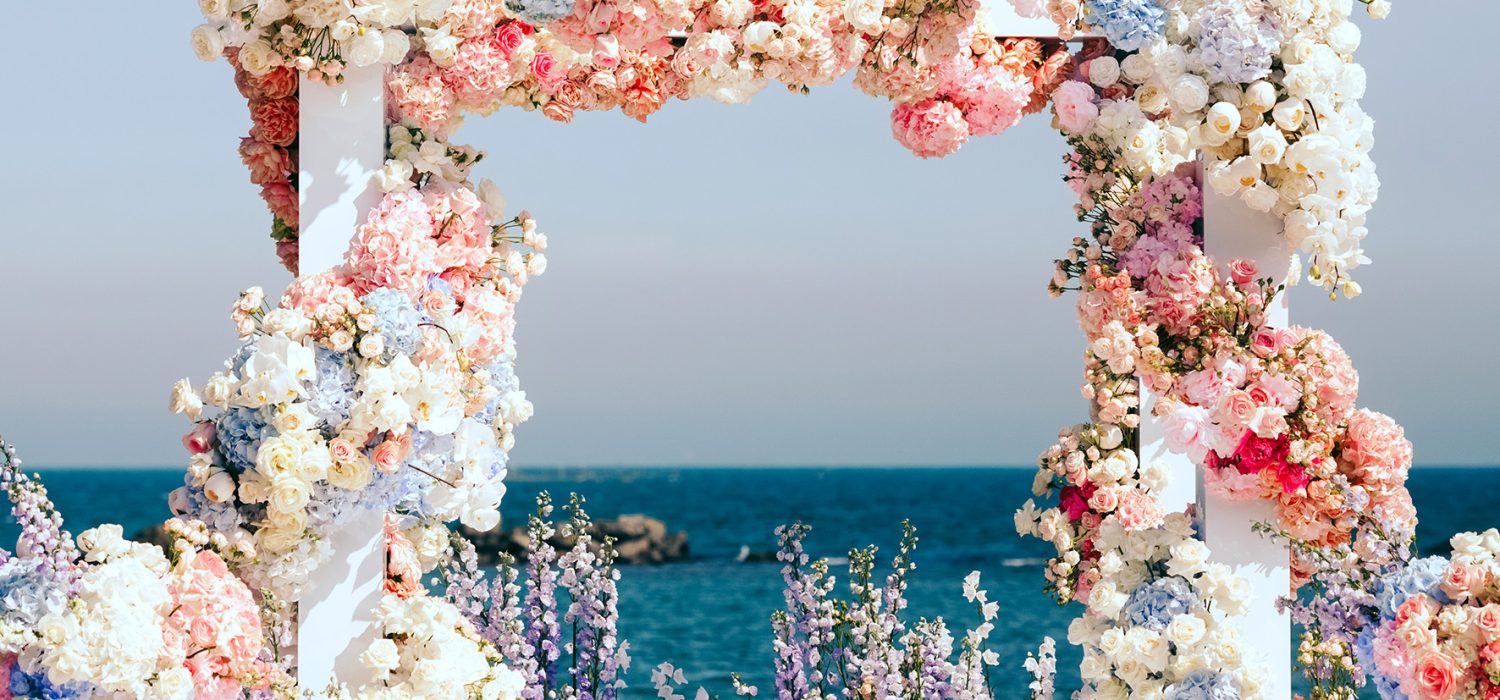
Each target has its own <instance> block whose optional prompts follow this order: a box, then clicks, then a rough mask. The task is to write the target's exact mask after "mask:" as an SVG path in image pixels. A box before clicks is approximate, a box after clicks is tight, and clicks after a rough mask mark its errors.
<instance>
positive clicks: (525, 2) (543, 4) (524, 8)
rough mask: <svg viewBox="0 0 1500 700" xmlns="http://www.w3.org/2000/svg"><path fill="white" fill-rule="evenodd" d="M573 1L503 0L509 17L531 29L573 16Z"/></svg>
mask: <svg viewBox="0 0 1500 700" xmlns="http://www.w3.org/2000/svg"><path fill="white" fill-rule="evenodd" d="M574 2H575V0H505V9H506V10H507V11H508V12H510V14H511V16H513V17H515V18H516V19H519V20H521V21H522V22H525V23H527V24H529V25H531V26H533V27H539V26H541V25H544V24H547V23H549V22H556V21H557V20H560V19H562V18H564V17H567V16H568V15H571V14H573V4H574Z"/></svg>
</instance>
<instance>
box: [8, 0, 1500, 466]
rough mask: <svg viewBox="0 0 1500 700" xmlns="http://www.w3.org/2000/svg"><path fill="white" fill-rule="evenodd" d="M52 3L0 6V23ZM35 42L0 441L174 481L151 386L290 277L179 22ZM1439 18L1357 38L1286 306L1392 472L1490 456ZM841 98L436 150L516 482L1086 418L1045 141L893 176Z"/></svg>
mask: <svg viewBox="0 0 1500 700" xmlns="http://www.w3.org/2000/svg"><path fill="white" fill-rule="evenodd" d="M75 11H76V9H74V8H72V6H71V5H68V4H61V5H59V4H57V3H17V4H16V6H15V7H12V8H9V14H10V21H11V23H12V26H19V27H45V26H61V25H63V24H64V20H65V19H67V18H65V17H64V16H63V14H64V13H67V12H75ZM88 12H89V14H90V16H91V21H89V22H66V26H67V27H68V32H67V41H65V42H59V41H58V38H57V37H56V35H55V34H53V33H49V32H39V31H38V32H31V31H28V32H13V33H12V35H11V36H10V37H9V39H8V40H7V41H5V42H0V59H3V60H4V62H5V63H6V64H9V65H11V66H23V67H24V69H22V70H15V69H12V70H7V71H6V74H7V77H6V80H5V83H4V86H5V89H6V91H7V97H6V99H5V100H4V102H5V107H4V108H3V109H0V133H3V134H8V135H9V136H8V138H7V139H6V145H5V149H4V152H5V155H4V156H3V159H4V161H5V163H6V167H3V168H0V434H3V435H4V436H5V437H6V438H7V439H8V440H10V441H11V442H13V443H15V444H16V445H17V447H18V449H19V450H20V453H21V455H22V457H23V458H24V459H26V460H27V462H28V463H29V464H30V465H31V466H70V465H94V466H179V465H182V464H184V463H185V459H186V454H185V452H184V451H183V450H182V447H181V445H180V444H179V437H180V436H181V434H182V433H183V432H185V431H186V429H187V427H188V425H187V422H186V420H185V419H184V418H182V417H181V416H173V415H171V414H170V413H169V412H168V411H167V407H166V406H167V392H168V389H169V388H170V386H171V384H172V382H173V381H175V380H176V379H178V378H181V377H190V378H192V379H193V380H194V382H195V383H201V382H202V381H203V380H204V379H206V378H207V377H208V376H209V375H210V374H212V373H213V372H214V371H215V370H216V369H217V368H218V367H219V366H220V364H221V363H222V362H223V360H224V359H225V358H227V357H228V356H229V355H230V354H231V353H232V352H233V350H234V347H235V335H234V332H233V329H232V326H231V324H230V323H229V321H228V309H229V305H230V304H231V303H232V301H233V300H234V298H235V296H236V294H237V292H238V291H239V290H240V289H242V288H244V287H248V286H251V285H261V286H264V287H265V288H266V289H267V290H268V291H272V292H273V293H274V291H275V290H279V289H280V288H281V287H282V286H284V285H285V283H286V282H287V280H288V275H287V274H286V272H285V271H283V270H282V269H281V268H280V266H279V265H278V264H277V263H276V261H275V258H274V255H273V253H272V247H271V243H270V241H269V239H268V238H267V231H268V227H269V222H270V219H269V215H268V214H267V213H266V212H265V209H264V206H263V205H262V203H261V202H260V200H259V198H258V197H257V196H256V190H255V189H254V188H253V187H252V186H251V185H250V184H249V182H248V180H247V177H246V174H245V172H244V170H243V167H242V166H241V165H240V163H239V160H238V157H237V154H236V150H235V149H236V145H237V143H238V142H237V139H238V138H239V137H240V136H242V135H243V134H244V133H245V132H246V130H247V129H248V126H249V119H248V117H247V116H246V114H245V111H244V101H243V99H242V98H241V97H240V96H239V95H238V93H237V92H236V91H235V88H234V85H233V82H232V80H231V77H230V69H229V67H228V66H227V65H226V64H225V63H223V62H218V63H213V64H206V63H201V62H199V61H197V60H196V59H195V58H194V57H193V55H192V53H191V51H190V50H189V47H188V32H189V31H190V30H191V28H192V27H193V26H194V25H195V24H197V23H198V18H197V10H196V3H193V2H190V1H188V0H173V1H171V2H151V3H95V4H91V5H90V7H89V9H88ZM1455 23H1462V24H1463V25H1464V26H1469V27H1494V26H1500V3H1494V2H1490V1H1488V0H1445V1H1444V2H1420V1H1417V0H1404V1H1400V2H1398V3H1397V6H1396V10H1395V12H1394V13H1393V14H1392V16H1391V18H1390V19H1389V20H1387V21H1386V22H1384V23H1376V22H1372V21H1368V20H1366V19H1364V18H1361V25H1362V27H1363V28H1364V30H1365V33H1364V37H1365V42H1364V46H1363V47H1362V49H1361V50H1360V52H1359V57H1360V60H1361V62H1362V63H1364V64H1365V65H1366V67H1367V68H1368V72H1369V76H1370V88H1369V94H1368V96H1367V98H1366V99H1365V101H1364V106H1365V109H1366V110H1367V111H1368V112H1370V113H1371V114H1372V115H1373V116H1374V117H1375V119H1376V121H1377V129H1376V138H1377V143H1376V147H1375V151H1374V156H1375V158H1376V160H1377V163H1378V166H1379V169H1380V176H1381V180H1382V183H1383V189H1382V191H1381V198H1380V201H1379V203H1378V204H1377V205H1376V208H1375V211H1374V212H1373V213H1372V214H1371V216H1370V228H1371V233H1370V237H1369V238H1368V239H1367V241H1366V250H1367V253H1368V255H1369V256H1370V257H1371V258H1373V259H1374V264H1373V265H1371V266H1369V267H1365V268H1362V269H1360V270H1359V271H1358V273H1359V279H1360V281H1361V283H1362V284H1363V286H1364V289H1365V294H1364V295H1363V296H1362V297H1360V298H1358V299H1356V300H1353V301H1342V300H1341V301H1338V302H1329V301H1328V300H1327V299H1326V297H1321V296H1320V295H1319V294H1318V293H1317V292H1316V290H1311V289H1308V288H1307V287H1305V286H1304V287H1301V288H1298V290H1297V291H1296V293H1294V295H1293V297H1292V318H1293V321H1294V322H1295V323H1299V324H1303V325H1308V326H1312V327H1318V328H1324V329H1326V330H1328V331H1330V332H1331V333H1332V334H1333V335H1334V337H1335V338H1337V339H1339V340H1340V342H1342V343H1343V345H1344V346H1345V348H1346V349H1347V350H1348V351H1349V352H1350V354H1351V355H1352V357H1353V358H1354V361H1355V364H1356V366H1357V367H1358V369H1359V371H1360V376H1361V389H1362V392H1361V403H1362V404H1363V405H1364V406H1366V407H1369V408H1372V409H1375V410H1379V411H1383V412H1385V413H1389V414H1391V415H1393V416H1395V417H1396V418H1397V419H1398V420H1399V421H1400V422H1402V423H1403V424H1404V425H1405V426H1406V429H1407V434H1408V435H1409V436H1410V437H1411V438H1412V439H1413V441H1414V442H1415V444H1416V455H1417V461H1418V463H1419V464H1495V463H1497V462H1500V460H1497V459H1496V458H1495V457H1494V456H1493V454H1492V453H1491V452H1489V450H1488V449H1487V446H1486V445H1487V443H1484V442H1483V441H1482V440H1479V439H1478V438H1479V437H1483V436H1486V435H1492V434H1493V432H1494V429H1495V426H1496V424H1497V423H1500V409H1497V408H1496V401H1495V397H1496V396H1500V378H1497V374H1496V372H1495V371H1494V370H1493V368H1492V360H1493V357H1494V356H1495V348H1496V347H1497V345H1500V311H1497V310H1496V308H1495V305H1494V302H1493V300H1492V299H1491V298H1489V297H1488V296H1486V295H1487V293H1488V292H1489V291H1491V289H1492V288H1493V285H1492V280H1493V279H1495V277H1496V274H1495V261H1496V260H1500V223H1497V221H1500V219H1497V218H1496V217H1495V215H1494V209H1493V208H1492V207H1493V204H1494V202H1495V201H1496V193H1495V184H1496V183H1497V181H1500V178H1497V177H1496V175H1495V174H1494V173H1493V172H1491V171H1488V170H1487V169H1486V167H1487V166H1486V164H1487V163H1488V164H1494V163H1497V162H1500V146H1497V140H1496V139H1495V138H1494V135H1493V124H1494V121H1495V115H1496V114H1497V112H1500V96H1497V95H1500V91H1497V90H1496V88H1497V87H1500V85H1497V84H1496V78H1495V74H1494V73H1493V72H1489V71H1488V70H1487V69H1486V68H1485V66H1489V65H1491V64H1492V63H1493V58H1492V54H1491V52H1490V51H1489V50H1487V49H1486V48H1485V46H1484V45H1483V44H1484V42H1482V41H1474V40H1472V39H1473V37H1472V36H1468V39H1464V36H1467V35H1459V34H1455V33H1454V25H1455ZM888 111H889V106H888V105H887V104H886V103H884V102H883V101H880V100H876V99H874V98H870V97H866V96H864V95H862V94H860V93H859V92H858V91H857V90H855V89H854V88H852V87H851V86H849V85H848V84H847V83H845V84H841V85H838V86H834V87H830V88H824V89H821V90H817V91H815V92H814V93H813V94H811V95H809V96H799V95H791V94H787V93H785V92H783V91H781V90H780V89H777V88H772V89H768V90H767V91H766V92H764V93H762V94H761V95H759V96H757V97H756V99H755V101H754V103H753V104H751V105H748V106H743V105H742V106H725V105H719V104H714V103H710V102H692V103H687V102H674V103H671V104H669V105H667V107H666V108H665V109H663V110H662V111H661V112H659V113H657V114H656V115H653V116H652V117H651V120H650V123H649V124H645V125H642V124H639V123H636V122H634V121H632V120H630V119H628V118H626V117H624V116H623V115H621V114H619V113H605V114H582V115H581V116H580V117H579V118H578V119H577V120H576V121H575V122H574V123H572V124H566V125H563V124H555V123H552V122H550V121H547V120H546V119H545V118H544V117H542V116H541V114H539V113H525V112H520V111H515V110H511V111H502V112H500V113H497V114H495V115H492V116H491V117H488V118H480V117H474V118H472V119H471V120H470V122H469V123H468V124H466V125H465V126H464V127H463V128H462V129H461V130H460V131H459V132H458V134H457V135H456V137H455V141H458V142H461V143H468V144H472V145H475V146H478V147H480V148H482V149H484V150H486V151H487V152H488V154H489V155H488V158H487V159H486V160H485V161H484V162H483V163H481V164H480V166H479V167H478V172H479V174H480V175H482V176H484V177H488V178H491V179H493V180H495V181H496V182H497V183H498V184H499V185H500V186H501V187H502V188H503V189H504V190H505V191H506V193H507V195H508V197H509V199H510V201H511V203H512V205H513V206H514V207H517V208H520V207H524V208H526V209H529V210H530V211H531V212H532V213H533V215H534V216H535V217H536V218H537V219H538V221H539V222H540V225H541V228H542V230H544V231H546V232H547V233H548V234H549V237H550V242H551V246H550V247H549V249H548V251H547V253H548V258H549V262H550V265H549V268H548V270H547V273H546V274H545V275H544V276H543V277H541V278H538V279H537V280H535V281H533V282H532V283H531V284H530V285H528V286H527V288H526V294H525V297H524V299H523V300H522V302H521V305H520V308H519V311H518V318H519V324H520V325H519V329H518V333H517V338H518V342H519V347H520V357H519V368H518V369H519V373H520V376H521V379H522V383H523V387H524V388H525V389H526V391H527V394H528V396H529V397H530V399H531V400H532V401H533V402H534V403H535V405H536V417H535V418H533V419H532V421H531V422H529V423H527V424H525V425H524V426H522V427H521V428H520V430H519V433H518V442H517V446H516V448H515V451H514V452H513V453H512V460H513V464H518V465H564V466H568V465H595V466H606V465H854V464H879V465H935V464H943V465H953V464H965V465H967V464H1002V465H1024V464H1030V463H1032V462H1033V460H1034V459H1035V456H1036V454H1037V453H1038V452H1040V451H1041V450H1042V449H1043V448H1045V447H1046V446H1047V445H1048V444H1049V442H1050V441H1051V440H1052V438H1053V437H1054V436H1055V434H1056V432H1057V430H1058V429H1059V428H1062V427H1064V426H1067V425H1069V424H1072V423H1076V422H1080V421H1083V420H1086V419H1087V412H1086V405H1085V403H1084V402H1083V400H1082V399H1081V398H1079V395H1078V392H1077V387H1078V385H1079V383H1080V372H1081V355H1082V352H1083V342H1082V336H1081V334H1080V332H1079V331H1078V329H1077V326H1076V323H1075V321H1074V318H1073V302H1072V300H1071V298H1065V299H1060V300H1049V299H1048V297H1047V295H1046V294H1045V290H1044V286H1045V283H1046V280H1047V278H1048V276H1049V275H1050V273H1051V261H1052V259H1053V258H1055V257H1056V256H1058V255H1059V254H1060V253H1062V252H1063V250H1064V249H1065V246H1066V244H1067V241H1068V240H1069V239H1070V238H1071V237H1072V236H1074V235H1078V234H1080V233H1082V232H1083V231H1084V229H1083V227H1082V226H1081V225H1080V224H1078V223H1077V222H1076V221H1074V219H1073V216H1072V213H1071V201H1070V199H1071V194H1070V193H1069V192H1068V190H1067V189H1066V188H1065V187H1064V186H1063V184H1062V183H1061V181H1060V177H1061V174H1062V164H1061V158H1062V155H1063V153H1064V143H1063V141H1062V139H1061V137H1059V136H1058V135H1057V134H1056V133H1054V132H1053V131H1051V130H1050V129H1049V127H1048V123H1047V122H1048V120H1047V119H1046V118H1045V117H1042V116H1035V117H1031V118H1029V119H1028V120H1026V121H1025V122H1023V123H1022V124H1021V125H1019V126H1017V127H1016V128H1014V129H1012V130H1010V131H1008V132H1006V133H1004V134H1001V135H999V136H992V137H985V138H981V139H978V140H974V141H971V142H970V143H969V144H968V145H966V146H965V147H964V148H963V150H962V151H960V152H959V153H958V154H956V155H954V156H950V157H948V158H946V159H942V160H932V161H924V160H920V159H917V158H915V157H913V156H911V155H910V154H909V153H907V152H906V151H905V150H903V149H902V148H901V147H900V146H899V145H897V144H896V142H895V141H894V140H893V139H892V138H891V136H890V131H889V129H890V127H889V121H888Z"/></svg>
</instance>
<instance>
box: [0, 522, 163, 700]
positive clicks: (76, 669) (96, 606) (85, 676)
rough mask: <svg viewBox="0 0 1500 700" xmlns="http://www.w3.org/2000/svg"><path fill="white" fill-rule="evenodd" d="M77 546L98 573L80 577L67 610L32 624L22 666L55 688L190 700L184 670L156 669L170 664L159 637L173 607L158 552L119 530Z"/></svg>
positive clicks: (90, 534) (105, 530)
mask: <svg viewBox="0 0 1500 700" xmlns="http://www.w3.org/2000/svg"><path fill="white" fill-rule="evenodd" d="M78 544H79V546H80V549H82V550H83V552H84V554H85V560H86V561H87V562H90V563H92V564H95V565H94V566H89V567H86V568H85V569H84V570H83V574H82V576H81V577H80V579H79V582H78V591H77V595H76V596H75V597H74V598H73V599H72V600H71V601H70V604H69V605H68V607H67V608H66V609H65V610H60V611H57V612H54V613H52V614H49V615H47V616H45V617H43V618H42V619H41V621H40V622H39V623H38V624H37V633H38V635H39V636H40V640H39V643H38V644H37V645H35V646H33V647H29V648H28V649H27V650H26V651H24V652H23V653H22V660H21V662H22V663H23V664H24V665H25V666H29V667H32V668H33V669H45V670H46V673H47V676H48V678H49V679H50V680H51V682H52V683H54V684H57V685H63V684H70V683H88V684H92V685H94V686H96V687H97V688H99V689H100V690H101V691H104V692H106V693H121V694H128V696H129V697H136V698H147V699H149V700H187V698H191V697H192V696H193V681H192V676H191V675H190V674H189V673H188V671H187V669H186V668H182V667H181V666H175V667H172V668H168V667H167V666H166V665H165V664H162V663H161V662H162V661H163V660H166V659H167V658H168V657H169V655H168V654H166V653H165V651H164V649H163V640H162V635H161V629H162V628H163V626H164V624H165V622H166V616H167V614H168V613H169V612H171V603H172V596H171V592H170V590H169V588H168V586H167V582H166V580H165V577H166V575H167V573H168V571H169V570H170V564H169V563H168V562H167V558H166V556H165V555H164V554H163V553H162V551H161V549H160V548H158V547H155V546H151V545H144V544H139V543H135V542H129V541H127V540H125V539H124V538H123V537H122V536H121V529H120V526H119V525H105V526H103V527H100V528H96V529H94V530H89V531H87V532H84V533H82V534H81V535H79V537H78Z"/></svg>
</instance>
